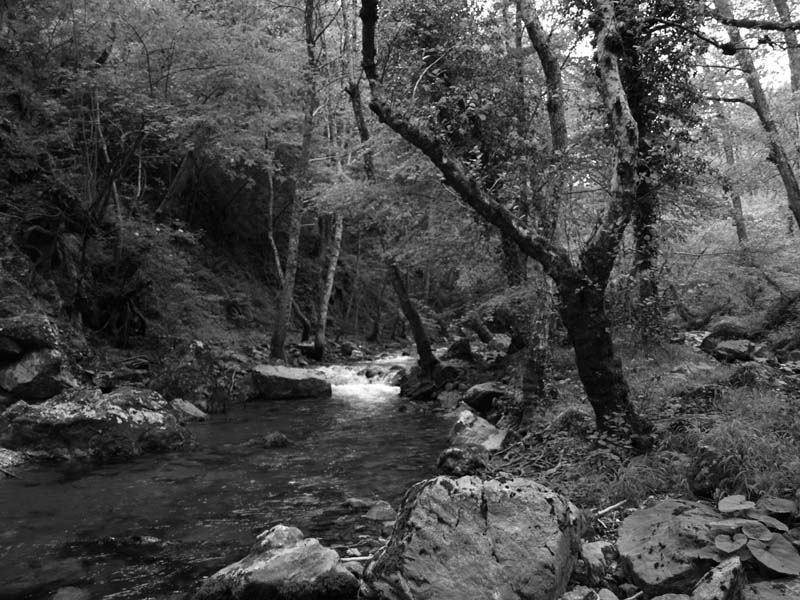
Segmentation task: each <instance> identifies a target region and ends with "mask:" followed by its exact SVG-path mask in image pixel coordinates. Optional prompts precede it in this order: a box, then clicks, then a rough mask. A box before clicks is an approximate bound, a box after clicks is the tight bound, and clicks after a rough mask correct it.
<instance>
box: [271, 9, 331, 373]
mask: <svg viewBox="0 0 800 600" xmlns="http://www.w3.org/2000/svg"><path fill="white" fill-rule="evenodd" d="M314 8H315V7H314V0H306V1H305V10H304V13H303V14H304V20H303V24H304V31H305V42H306V57H307V64H306V68H305V69H304V71H303V80H304V82H305V94H304V96H303V124H302V129H301V138H302V143H301V147H300V156H299V158H298V161H297V164H296V166H295V167H294V169H293V170H292V171H293V172H291V175H290V176H291V178H292V180H293V182H292V183H293V189H294V193H293V194H292V208H291V210H292V212H291V217H290V218H291V221H290V226H289V245H288V249H287V251H286V261H285V263H284V265H285V269H284V274H283V287H282V288H281V292H280V300H279V302H278V314H277V315H276V318H275V325H274V328H273V332H272V339H271V341H270V355H271V356H272V357H273V358H280V359H283V360H286V350H285V344H286V333H287V328H288V324H289V320H290V318H291V314H292V301H293V298H294V282H295V275H296V272H297V260H298V246H299V244H300V224H301V223H300V220H301V212H302V208H303V207H302V203H301V200H300V194H299V193H298V192H297V189H296V188H297V185H298V184H300V183H301V182H305V181H306V179H307V177H308V167H309V163H310V160H311V144H312V141H313V130H314V113H315V111H316V109H317V105H318V100H317V86H316V80H315V77H316V70H317V55H316V48H315V46H316V43H317V19H316V14H315V11H314ZM322 335H323V336H324V329H323V332H322Z"/></svg>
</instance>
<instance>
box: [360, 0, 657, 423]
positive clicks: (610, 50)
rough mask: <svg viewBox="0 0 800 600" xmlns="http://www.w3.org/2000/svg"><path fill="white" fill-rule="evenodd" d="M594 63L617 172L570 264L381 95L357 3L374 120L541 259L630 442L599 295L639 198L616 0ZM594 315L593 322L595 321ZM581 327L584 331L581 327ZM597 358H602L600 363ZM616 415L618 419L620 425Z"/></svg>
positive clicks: (598, 413) (593, 388)
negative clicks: (596, 218)
mask: <svg viewBox="0 0 800 600" xmlns="http://www.w3.org/2000/svg"><path fill="white" fill-rule="evenodd" d="M596 4H597V7H598V18H597V19H595V20H594V22H593V24H594V25H595V26H596V39H597V44H596V48H597V51H596V64H597V72H598V75H599V77H598V79H599V81H600V84H601V92H602V96H603V101H604V106H605V112H606V116H607V118H608V121H609V125H610V131H611V133H612V138H613V140H614V142H615V145H616V148H615V150H616V156H615V158H616V160H615V165H614V173H613V175H612V177H611V186H610V188H611V190H610V197H609V201H608V205H607V207H606V211H605V213H604V214H603V215H602V216H601V218H600V219H599V221H598V223H597V224H596V227H595V229H594V233H593V235H592V237H591V238H590V239H589V240H588V241H587V243H586V244H585V246H584V249H583V251H582V252H581V256H580V261H579V263H578V265H575V264H574V263H573V262H572V260H571V258H570V255H569V252H567V250H566V249H565V248H564V247H562V246H560V245H558V244H556V243H555V242H554V240H553V239H552V238H551V237H548V236H545V235H542V234H541V233H537V232H533V231H531V230H530V229H528V228H527V227H525V226H524V225H523V224H522V223H520V222H519V221H518V220H517V219H516V218H515V217H514V216H513V215H512V214H511V213H510V212H509V211H508V210H507V209H505V208H504V207H503V206H502V205H500V204H499V203H498V202H496V201H495V200H493V199H492V198H491V196H490V195H488V194H486V192H485V191H484V190H482V189H481V187H480V184H479V183H478V182H477V181H476V180H475V179H474V178H472V177H471V176H470V175H469V173H468V171H467V170H466V168H465V167H464V166H463V165H462V164H461V162H460V161H459V160H458V158H457V157H456V156H453V155H452V154H451V153H450V151H449V150H448V148H447V147H446V145H445V144H444V143H443V142H442V141H441V140H440V139H438V138H437V137H436V136H435V135H434V134H433V133H432V132H431V131H430V130H428V129H427V128H425V127H424V125H422V124H420V123H419V122H411V121H410V120H409V119H408V118H407V117H406V116H405V114H404V112H403V111H402V110H395V108H394V107H393V106H392V105H391V104H390V103H389V101H388V99H387V97H386V96H385V94H384V92H383V87H382V84H381V80H380V77H379V76H378V69H377V64H376V62H375V56H376V43H375V32H376V25H377V21H378V0H362V2H361V20H362V24H363V37H362V44H363V45H362V58H363V67H364V72H365V74H366V76H367V79H368V81H369V84H370V92H371V101H370V104H369V106H370V109H371V110H372V112H373V113H375V114H376V115H377V117H378V119H379V120H380V121H381V122H382V123H385V124H387V125H388V126H389V127H390V128H391V129H393V130H394V131H395V132H397V133H398V134H400V135H401V136H402V137H403V138H404V139H405V140H406V141H408V142H409V143H411V144H413V145H414V146H416V147H417V148H418V149H419V150H420V151H422V152H423V153H424V154H425V155H426V156H427V157H428V159H429V160H430V161H431V163H432V164H433V165H434V166H435V167H436V168H437V169H438V170H439V172H440V173H441V175H442V177H443V179H444V182H445V183H446V184H447V185H448V186H450V187H451V188H452V189H453V190H454V191H455V192H456V193H457V194H458V195H459V196H460V198H461V200H462V201H463V202H464V203H465V204H466V205H467V206H469V207H470V208H472V209H473V210H474V211H475V213H476V214H477V215H478V216H480V217H481V218H483V219H484V220H485V221H486V222H488V223H491V224H492V225H494V226H496V227H497V228H498V229H499V230H500V232H501V233H502V234H505V235H508V236H509V237H510V238H512V239H513V240H514V241H515V242H516V244H517V245H518V246H519V247H520V249H521V250H522V251H523V252H524V253H525V254H527V255H528V256H530V257H531V258H533V259H534V260H536V261H537V262H539V263H540V264H541V265H542V268H543V269H544V271H545V273H546V274H547V275H548V276H549V277H551V278H552V279H553V280H554V281H555V282H556V283H557V285H558V287H559V290H560V292H561V294H560V296H561V297H560V302H561V307H560V310H561V313H562V318H563V319H565V320H566V321H569V323H570V326H569V328H568V331H569V332H570V335H571V339H572V341H573V345H574V347H575V357H576V362H577V363H578V371H579V373H580V374H581V381H582V382H583V385H584V388H585V389H586V393H587V396H589V401H590V403H591V404H592V407H593V409H594V412H595V419H596V421H597V425H598V428H599V429H600V430H601V431H607V432H608V431H610V432H614V433H616V434H618V435H619V437H621V438H623V439H624V438H629V439H632V438H633V436H635V435H636V434H638V433H643V432H646V431H647V429H648V424H647V423H646V422H645V421H643V420H642V419H640V418H639V417H638V416H637V415H636V413H635V410H634V408H633V405H632V404H631V400H630V396H629V394H628V389H627V385H625V380H624V377H623V375H622V369H621V367H620V363H619V360H618V359H617V358H616V357H615V356H614V352H613V344H612V340H611V332H610V324H609V321H608V317H607V315H606V314H605V308H604V306H603V295H604V291H605V288H606V284H607V282H608V279H609V277H610V274H611V269H612V267H613V264H614V261H615V259H616V255H617V252H618V251H619V247H620V244H621V240H622V234H623V233H624V231H625V228H626V226H627V224H628V221H629V220H630V215H631V210H632V206H633V202H634V201H635V198H636V190H635V186H636V161H637V150H638V142H639V135H638V128H637V125H636V121H635V120H634V119H633V117H632V115H631V112H630V107H629V106H628V101H627V98H626V96H625V91H624V89H623V87H622V82H621V80H620V76H619V68H618V57H617V55H616V54H615V51H617V50H618V44H616V43H615V40H616V39H617V38H618V37H619V32H618V31H617V20H616V14H615V4H614V2H613V0H597V3H596ZM593 320H595V321H596V323H593V322H592V321H593ZM584 325H586V327H585V328H583V329H582V327H583V326H584ZM598 357H601V358H602V360H599V359H598ZM618 419H622V422H621V423H619V422H618Z"/></svg>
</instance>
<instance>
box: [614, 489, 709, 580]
mask: <svg viewBox="0 0 800 600" xmlns="http://www.w3.org/2000/svg"><path fill="white" fill-rule="evenodd" d="M722 518H723V517H722V515H720V514H719V513H718V512H717V511H716V510H714V509H712V508H711V507H709V506H707V505H704V504H700V503H698V502H688V501H684V500H664V501H662V502H659V503H658V504H656V505H655V506H653V507H652V508H647V509H644V510H640V511H637V512H635V513H633V514H632V515H630V516H629V517H627V518H626V519H625V520H624V521H623V523H622V526H621V527H620V530H619V539H618V540H617V549H618V551H619V555H620V559H621V561H622V564H623V566H624V568H625V570H626V572H627V575H628V577H629V578H630V580H631V581H632V582H633V583H634V584H636V585H637V586H639V587H640V588H641V589H642V590H644V592H645V593H646V594H648V595H650V596H657V595H659V594H667V593H689V592H690V591H691V590H692V588H693V587H694V585H695V584H696V583H697V581H698V580H699V579H700V578H701V577H702V576H703V575H704V574H705V573H706V572H707V571H709V569H710V568H712V567H713V566H714V564H716V563H717V562H719V561H720V560H721V558H722V556H721V555H720V553H719V552H718V551H717V550H716V548H715V547H714V545H713V543H711V542H710V541H709V537H708V536H709V526H708V524H709V523H710V522H713V521H717V520H721V519H722Z"/></svg>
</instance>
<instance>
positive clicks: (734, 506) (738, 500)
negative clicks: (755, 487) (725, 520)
mask: <svg viewBox="0 0 800 600" xmlns="http://www.w3.org/2000/svg"><path fill="white" fill-rule="evenodd" d="M755 506H756V504H755V502H750V500H747V499H746V498H745V497H744V496H742V495H741V494H734V495H733V496H725V497H724V498H722V499H721V500H720V501H719V504H718V505H717V508H718V509H719V512H721V513H732V512H738V511H740V510H748V509H751V508H755Z"/></svg>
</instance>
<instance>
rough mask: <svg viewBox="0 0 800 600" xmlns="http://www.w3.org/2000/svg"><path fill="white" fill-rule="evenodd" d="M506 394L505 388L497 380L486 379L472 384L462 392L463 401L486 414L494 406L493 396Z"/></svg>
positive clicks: (498, 396)
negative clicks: (483, 381)
mask: <svg viewBox="0 0 800 600" xmlns="http://www.w3.org/2000/svg"><path fill="white" fill-rule="evenodd" d="M505 394H506V390H505V388H504V387H503V385H502V384H501V383H500V382H499V381H487V382H485V383H479V384H477V385H473V386H472V387H471V388H469V389H468V390H467V391H466V392H465V393H464V403H465V404H466V405H468V406H470V407H472V408H474V409H475V410H476V411H478V412H479V413H480V414H481V415H486V414H488V413H489V411H490V410H492V408H493V407H494V401H495V398H500V397H502V396H504V395H505Z"/></svg>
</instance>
